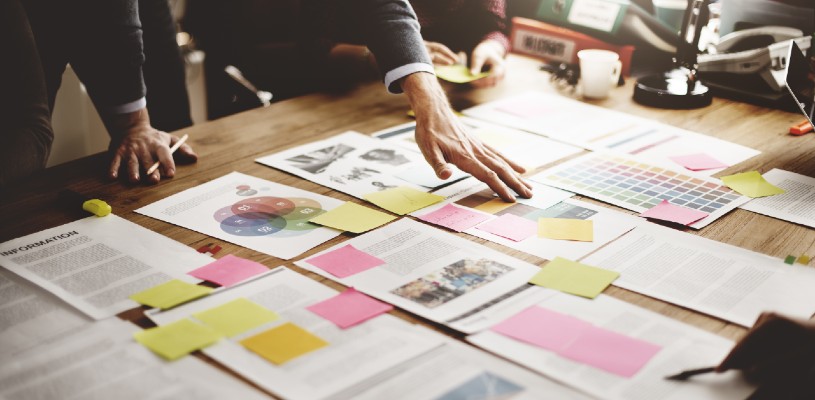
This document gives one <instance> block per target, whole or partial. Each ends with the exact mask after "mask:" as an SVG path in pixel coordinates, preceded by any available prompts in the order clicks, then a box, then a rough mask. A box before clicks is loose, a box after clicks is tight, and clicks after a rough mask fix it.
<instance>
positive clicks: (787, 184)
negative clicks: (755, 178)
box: [740, 168, 815, 228]
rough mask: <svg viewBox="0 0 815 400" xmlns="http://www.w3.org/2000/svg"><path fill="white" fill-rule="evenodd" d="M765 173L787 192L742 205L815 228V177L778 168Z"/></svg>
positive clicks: (745, 207) (751, 209) (765, 176)
mask: <svg viewBox="0 0 815 400" xmlns="http://www.w3.org/2000/svg"><path fill="white" fill-rule="evenodd" d="M762 176H764V179H765V180H767V182H770V183H772V184H773V185H775V186H778V187H780V188H782V189H784V190H785V191H786V193H783V194H779V195H775V196H769V197H759V198H757V199H752V200H750V201H749V202H748V203H747V204H745V205H743V206H741V207H740V208H742V209H744V210H747V211H752V212H754V213H759V214H764V215H767V216H770V217H773V218H778V219H783V220H784V221H789V222H793V223H796V224H801V225H806V226H808V227H810V228H815V178H810V177H808V176H806V175H801V174H796V173H795V172H789V171H784V170H782V169H777V168H775V169H772V170H770V171H769V172H767V173H764V174H762Z"/></svg>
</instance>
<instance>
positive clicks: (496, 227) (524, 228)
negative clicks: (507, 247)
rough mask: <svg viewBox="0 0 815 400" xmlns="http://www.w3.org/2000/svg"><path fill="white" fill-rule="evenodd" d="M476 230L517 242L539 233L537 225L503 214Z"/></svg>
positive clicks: (521, 218) (515, 216)
mask: <svg viewBox="0 0 815 400" xmlns="http://www.w3.org/2000/svg"><path fill="white" fill-rule="evenodd" d="M475 228H476V229H480V230H482V231H484V232H489V233H492V234H493V235H498V236H501V237H504V238H507V239H509V240H514V241H516V242H520V241H522V240H524V239H526V238H529V237H532V236H534V235H536V234H537V233H538V224H537V223H535V222H533V221H531V220H528V219H526V218H523V217H519V216H517V215H512V214H503V215H501V216H500V217H498V218H495V219H493V220H491V221H487V222H485V223H483V224H481V225H478V226H476V227H475Z"/></svg>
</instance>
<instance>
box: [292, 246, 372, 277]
mask: <svg viewBox="0 0 815 400" xmlns="http://www.w3.org/2000/svg"><path fill="white" fill-rule="evenodd" d="M306 262H307V263H309V264H311V265H313V266H315V267H317V268H320V269H322V270H323V271H326V272H328V273H330V274H331V275H334V276H336V277H337V278H345V277H348V276H351V275H355V274H358V273H360V272H362V271H365V270H369V269H371V268H373V267H378V266H380V265H382V264H385V262H384V261H382V260H380V259H378V258H376V257H374V256H372V255H370V254H368V253H366V252H364V251H359V250H357V249H356V248H354V246H351V245H350V244H349V245H346V246H343V247H340V248H339V249H337V250H333V251H329V252H328V253H323V254H321V255H319V256H316V257H312V258H309V259H308V260H306Z"/></svg>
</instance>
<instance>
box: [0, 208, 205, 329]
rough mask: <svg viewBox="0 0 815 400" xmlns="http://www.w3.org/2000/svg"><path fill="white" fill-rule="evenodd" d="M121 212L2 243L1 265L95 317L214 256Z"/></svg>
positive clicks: (119, 307)
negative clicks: (119, 215)
mask: <svg viewBox="0 0 815 400" xmlns="http://www.w3.org/2000/svg"><path fill="white" fill-rule="evenodd" d="M212 261H213V259H212V258H211V257H208V256H205V255H203V254H200V253H198V252H196V251H195V250H193V249H192V248H190V247H187V246H185V245H183V244H181V243H178V242H176V241H174V240H171V239H169V238H166V237H164V236H161V235H159V234H158V233H155V232H153V231H151V230H148V229H145V228H142V227H141V226H139V225H136V224H134V223H132V222H129V221H127V220H125V219H122V218H120V217H118V216H116V215H108V216H106V217H101V218H100V217H88V218H84V219H81V220H79V221H75V222H71V223H68V224H65V225H61V226H58V227H56V228H50V229H46V230H44V231H41V232H37V233H34V234H31V235H28V236H24V237H21V238H17V239H13V240H9V241H8V242H5V243H3V244H0V265H2V266H3V267H5V268H6V269H8V270H10V271H12V272H14V273H16V274H17V275H19V276H21V277H23V278H25V279H27V280H29V281H30V282H32V283H34V284H36V285H38V286H40V287H42V288H43V289H45V290H47V291H49V292H51V293H53V294H54V295H55V296H57V297H59V298H61V299H63V300H65V301H66V302H68V303H69V304H71V305H72V306H74V307H76V308H77V309H79V310H80V311H82V312H84V313H85V314H87V315H89V316H90V317H91V318H94V319H103V318H107V317H110V316H113V315H116V314H117V313H119V312H122V311H125V310H128V309H131V308H134V307H136V306H138V304H137V303H136V302H134V301H132V300H130V299H128V296H130V295H131V294H133V293H137V292H140V291H142V290H144V289H147V288H150V287H153V286H156V285H158V284H160V283H164V282H166V281H168V280H170V279H173V278H175V279H181V280H185V281H188V282H198V281H197V280H195V279H193V278H191V277H189V276H187V275H186V274H185V273H186V272H187V271H191V270H193V269H195V268H198V267H201V266H203V265H206V264H208V263H210V262H212Z"/></svg>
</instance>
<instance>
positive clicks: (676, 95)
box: [634, 0, 713, 109]
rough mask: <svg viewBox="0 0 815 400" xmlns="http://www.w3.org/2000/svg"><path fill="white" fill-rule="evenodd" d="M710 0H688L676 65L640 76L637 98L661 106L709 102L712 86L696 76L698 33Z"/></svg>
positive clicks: (648, 103)
mask: <svg viewBox="0 0 815 400" xmlns="http://www.w3.org/2000/svg"><path fill="white" fill-rule="evenodd" d="M708 2H709V0H688V8H687V9H686V10H685V16H684V18H683V20H682V31H681V32H680V33H679V42H678V43H677V46H676V56H675V57H674V59H673V61H674V69H672V70H670V71H667V72H663V73H661V74H656V75H648V76H645V77H642V78H640V79H639V80H637V86H636V87H635V88H634V101H636V102H637V103H640V104H644V105H647V106H653V107H660V108H674V109H688V108H700V107H705V106H707V105H710V102H711V101H712V99H713V98H712V96H711V94H710V89H708V87H707V86H705V85H703V84H702V82H699V79H698V77H697V76H696V66H697V63H696V54H697V53H698V52H699V50H698V49H699V36H700V33H701V31H702V27H703V26H704V25H705V24H706V23H707V20H708V18H709V14H710V11H709V10H708Z"/></svg>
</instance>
